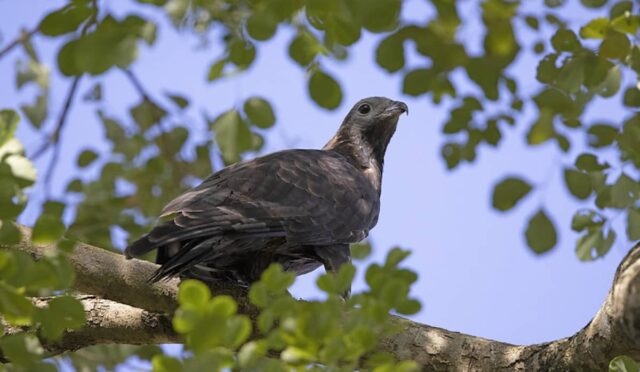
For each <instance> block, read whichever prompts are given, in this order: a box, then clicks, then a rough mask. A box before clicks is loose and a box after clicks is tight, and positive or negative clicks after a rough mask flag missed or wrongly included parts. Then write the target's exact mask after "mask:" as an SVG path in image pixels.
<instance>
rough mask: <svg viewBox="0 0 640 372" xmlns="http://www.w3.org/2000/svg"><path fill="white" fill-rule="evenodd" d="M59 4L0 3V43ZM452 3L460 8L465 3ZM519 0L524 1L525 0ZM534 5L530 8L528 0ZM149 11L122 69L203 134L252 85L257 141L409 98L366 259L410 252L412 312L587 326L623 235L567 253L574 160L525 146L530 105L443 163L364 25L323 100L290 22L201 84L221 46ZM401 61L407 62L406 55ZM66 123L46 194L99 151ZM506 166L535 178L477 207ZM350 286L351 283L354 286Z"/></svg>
mask: <svg viewBox="0 0 640 372" xmlns="http://www.w3.org/2000/svg"><path fill="white" fill-rule="evenodd" d="M62 3H63V2H62V1H51V0H31V1H20V2H17V1H11V0H4V1H0V32H1V36H2V38H1V39H0V46H1V45H3V44H4V43H6V42H7V41H8V40H12V39H13V38H14V37H15V36H16V35H17V34H18V31H19V29H20V28H21V27H23V26H26V27H27V28H31V27H33V26H34V25H35V24H36V23H37V21H38V20H39V19H40V18H41V17H42V15H43V14H44V12H45V11H46V10H48V9H53V8H55V7H57V6H59V5H60V4H62ZM462 3H463V4H465V5H464V6H467V5H469V6H471V5H473V4H475V2H469V1H467V2H462ZM532 3H534V2H530V3H528V6H531V7H534V6H533V5H532ZM535 3H536V4H538V6H540V4H539V3H541V1H536V2H535ZM114 4H115V3H113V2H111V3H109V4H107V6H108V7H112V8H114V9H112V10H113V11H114V12H115V13H116V14H124V13H125V12H124V10H123V9H121V8H124V6H122V3H118V4H117V6H116V5H114ZM464 6H463V7H464ZM477 11H479V9H477V8H473V7H469V9H466V10H465V11H464V12H462V13H463V14H465V17H470V18H474V17H475V18H474V19H476V21H474V22H475V24H474V23H473V22H472V23H470V26H468V27H467V28H465V29H463V30H462V31H461V35H460V37H461V38H464V40H467V41H468V42H469V43H471V44H473V43H479V41H480V38H481V35H480V34H479V33H478V32H476V31H477V15H476V12H477ZM430 12H431V10H430V8H429V7H428V6H427V5H426V4H425V2H423V1H420V0H410V1H408V2H407V7H406V8H405V11H404V13H403V15H404V17H405V18H410V19H414V20H420V19H424V17H426V16H427V15H429V14H430ZM148 13H149V14H153V15H154V18H155V19H157V20H158V21H159V22H160V24H161V27H160V30H159V34H158V36H159V39H158V42H157V43H156V45H155V46H154V47H152V48H147V47H143V48H142V51H141V55H140V58H139V60H138V61H137V62H136V63H135V64H134V65H133V66H132V69H133V71H134V72H135V73H136V74H137V75H138V77H139V78H140V80H141V81H142V82H143V84H144V85H145V87H146V88H147V90H148V91H149V92H150V93H151V94H152V95H153V96H154V98H157V99H158V100H162V99H163V97H162V92H165V91H170V92H176V93H183V94H187V95H189V96H190V97H192V98H193V100H194V102H195V107H193V108H192V109H191V110H190V111H188V112H187V113H186V114H185V115H184V116H183V117H182V118H181V124H183V125H185V126H188V127H193V129H194V130H195V131H198V133H201V134H200V135H201V136H205V135H207V132H206V129H205V128H204V125H203V124H202V122H201V120H200V116H199V115H200V110H201V109H206V110H207V111H208V112H209V113H210V114H217V113H220V112H222V111H225V110H227V109H229V108H230V107H232V106H233V105H239V104H241V103H242V102H243V100H244V99H246V98H247V97H249V96H252V95H262V96H265V97H268V98H269V99H270V101H271V102H272V104H273V105H274V109H275V112H276V116H277V119H278V123H277V126H276V128H275V129H273V130H271V131H270V132H268V135H267V143H266V147H265V151H266V152H271V151H275V150H280V149H285V148H290V147H299V148H318V147H321V146H322V145H323V144H324V143H325V142H326V141H327V140H328V139H329V138H330V137H331V135H332V134H333V133H334V131H335V130H336V128H337V127H338V125H339V124H340V122H341V120H342V117H343V116H344V114H345V113H346V112H347V110H348V109H349V108H350V106H351V105H352V104H353V103H355V102H356V101H357V100H359V99H360V98H363V97H367V96H373V95H383V96H388V97H391V98H394V99H399V100H402V101H404V102H406V103H407V104H408V105H409V108H410V115H409V116H408V117H407V116H403V117H402V118H401V122H400V125H399V128H398V131H397V134H396V135H395V137H394V138H393V140H392V142H391V144H390V146H389V150H388V153H387V157H386V161H385V174H384V178H383V192H382V213H381V215H380V220H379V223H378V226H377V227H376V228H375V229H374V230H373V232H372V233H371V236H370V238H371V241H372V242H373V243H374V246H375V252H374V256H373V259H374V260H381V259H382V258H383V257H384V255H385V253H386V251H387V250H388V249H389V248H390V247H392V246H395V245H399V246H401V247H404V248H409V249H412V250H413V254H412V255H411V256H410V258H409V259H408V261H407V264H408V265H409V266H410V267H411V268H413V269H414V270H416V271H417V272H418V273H419V281H418V283H417V284H416V285H415V286H414V288H413V294H414V295H415V296H416V297H418V298H419V299H420V300H421V302H422V304H423V310H422V311H421V312H420V313H419V314H418V315H416V316H414V317H413V319H415V320H417V321H420V322H424V323H427V324H429V325H433V326H438V327H443V328H447V329H450V330H453V331H459V332H464V333H469V334H473V335H477V336H482V337H485V338H492V339H496V340H500V341H505V342H511V343H519V344H527V343H536V342H543V341H549V340H553V339H557V338H560V337H565V336H569V335H571V334H573V333H574V332H576V331H578V330H579V329H580V328H582V327H583V326H584V325H586V324H587V322H588V321H589V320H590V319H591V318H592V317H593V315H595V313H596V312H597V310H598V309H599V308H600V306H601V304H602V302H603V300H604V298H605V296H606V294H607V291H608V289H609V286H610V284H611V280H612V278H613V274H614V272H615V268H616V267H617V264H618V262H619V261H620V260H621V259H622V257H623V256H624V254H625V252H626V251H627V250H628V248H629V247H630V244H629V243H625V242H619V243H617V244H616V245H614V247H613V249H612V251H611V252H610V253H609V254H608V255H607V256H606V257H605V258H604V259H600V260H597V261H595V262H592V263H582V262H579V261H578V260H577V258H576V257H575V254H574V249H573V247H574V242H575V239H576V234H575V233H573V232H572V231H571V230H570V229H569V225H570V219H571V216H572V214H573V212H574V211H575V210H576V209H577V208H579V207H580V206H584V204H582V203H579V202H577V201H575V200H574V199H571V197H570V196H569V195H568V193H567V192H566V190H565V188H564V185H563V182H562V176H561V170H562V165H563V164H570V163H571V162H572V160H573V158H572V157H566V158H565V157H563V155H561V154H560V153H559V152H558V151H557V149H556V147H555V145H545V146H540V147H537V148H535V149H531V148H528V147H525V146H524V144H525V140H524V133H526V128H527V127H528V125H529V123H530V120H531V115H530V112H528V114H527V115H525V117H524V119H522V120H521V121H519V122H518V125H517V126H516V128H514V129H507V130H505V131H504V132H503V134H504V139H503V141H502V143H501V145H500V147H499V148H498V149H497V150H496V149H490V148H486V147H482V148H481V150H480V151H479V156H478V159H477V161H476V162H475V163H474V164H473V165H471V166H467V165H463V166H461V167H459V169H456V170H455V171H453V172H450V171H447V170H446V168H445V165H444V162H443V160H442V159H441V157H440V146H441V145H442V143H443V141H444V137H443V136H442V135H441V127H442V125H443V123H444V121H445V120H446V117H447V110H446V107H444V106H435V105H434V104H433V103H432V102H431V101H430V99H429V98H427V97H420V98H417V99H416V98H410V97H406V96H402V94H401V78H400V77H399V76H391V75H388V74H387V73H386V72H384V71H383V70H381V69H379V68H378V67H376V66H375V63H374V51H375V49H374V47H375V45H376V42H375V40H376V39H377V38H378V37H376V36H371V35H369V34H366V35H365V37H363V39H362V40H361V41H360V42H358V44H357V45H356V46H355V47H354V48H353V49H352V52H351V54H350V58H349V59H348V60H347V61H346V62H326V63H325V64H324V66H325V67H326V69H327V70H328V71H330V72H331V73H332V74H333V75H334V76H336V77H337V78H338V79H339V80H340V82H341V83H342V87H343V90H344V100H343V104H342V105H341V106H340V108H339V109H338V110H336V111H333V112H329V111H326V110H323V109H320V108H318V107H317V106H316V105H315V104H314V103H313V102H311V100H310V99H309V97H308V95H307V93H306V82H305V79H304V75H305V72H304V70H302V69H300V68H299V67H298V66H297V65H295V64H294V63H293V62H291V61H290V60H289V59H288V56H287V45H288V41H289V40H290V39H291V37H292V32H291V30H288V29H285V28H282V27H281V28H280V30H279V32H278V34H277V36H276V38H275V39H273V40H271V41H269V42H267V43H266V44H264V45H261V48H260V50H259V53H258V57H257V61H256V63H255V64H254V66H253V67H252V68H251V70H249V71H248V72H247V73H245V74H242V75H240V76H238V77H233V78H228V79H224V80H222V81H220V82H216V83H215V84H206V83H205V81H204V80H205V79H204V78H205V74H206V71H207V67H208V66H209V64H210V63H211V61H213V60H214V59H215V58H216V57H217V56H219V55H220V54H221V53H222V52H223V51H222V49H221V47H220V46H219V45H216V44H215V43H214V44H213V45H212V46H211V48H209V49H206V50H197V49H198V42H197V40H195V39H194V38H193V37H190V36H188V35H185V34H179V33H176V32H175V31H174V30H172V29H171V28H170V27H168V25H167V22H166V21H165V20H164V19H163V18H162V17H161V16H159V14H158V13H154V12H148ZM564 14H571V16H570V21H571V22H572V24H573V25H580V24H581V23H584V22H585V20H587V19H588V18H587V17H588V16H589V14H586V13H584V12H581V11H580V7H579V6H576V7H575V9H569V11H567V12H564ZM518 27H521V25H519V26H518ZM525 35H527V34H525ZM526 37H532V36H531V35H530V34H529V35H528V36H526ZM35 40H36V44H37V45H38V47H39V50H40V52H41V58H42V59H43V60H44V61H45V62H47V63H48V64H49V65H50V66H53V63H54V61H55V55H56V51H57V49H58V48H59V44H58V43H55V42H51V41H50V40H49V39H45V38H43V37H40V36H39V37H36V39H35ZM472 50H473V48H472ZM476 50H477V49H476ZM19 56H20V52H16V51H14V52H12V53H11V54H10V55H8V56H5V57H4V58H3V59H1V60H0V86H3V87H4V89H2V90H0V108H17V107H18V106H19V105H20V104H22V103H24V102H26V101H30V100H31V99H32V97H33V91H32V90H31V89H24V90H23V91H21V92H19V93H16V92H15V89H14V65H15V62H16V60H17V59H18V58H19ZM527 56H528V57H527ZM409 60H410V61H411V62H412V63H414V62H416V60H415V58H411V57H410V58H409ZM534 66H535V64H534V63H533V60H532V59H531V55H530V54H527V55H525V58H521V59H520V60H519V61H518V63H516V65H515V66H514V69H513V70H512V73H513V75H514V76H518V78H519V79H521V85H520V86H521V89H523V90H524V91H526V92H528V93H532V92H533V91H534V90H535V89H537V87H538V84H537V83H536V82H535V80H534V75H535V72H534ZM52 69H54V67H52ZM106 77H107V78H108V79H107V83H106V84H105V86H104V90H105V99H104V102H103V103H102V105H103V107H104V108H105V109H107V110H108V111H109V112H110V113H113V114H115V115H116V116H118V117H121V118H125V117H126V112H127V110H128V106H126V105H127V104H130V103H132V102H135V101H137V100H138V97H137V93H136V92H135V91H134V90H133V88H132V87H131V85H130V84H129V83H128V81H126V79H125V77H124V75H123V74H122V73H120V72H118V71H115V70H112V71H110V72H109V73H108V74H107V75H106ZM461 81H462V82H463V87H462V89H463V90H467V91H473V90H474V89H476V88H475V87H473V86H472V85H470V84H466V85H464V84H465V83H464V79H461ZM69 84H70V81H69V80H68V79H63V78H62V77H61V76H60V74H59V73H58V72H57V71H53V76H52V83H51V86H52V88H51V97H50V110H51V111H50V112H51V113H52V114H53V116H52V117H57V115H58V112H59V110H60V108H61V106H62V101H63V100H64V96H65V94H66V91H67V89H68V86H69ZM92 85H93V82H92V79H90V78H87V79H83V81H82V83H81V86H80V92H81V93H84V92H86V91H87V90H88V89H89V88H90V87H91V86H92ZM612 102H613V101H611V100H609V101H603V100H602V101H600V102H598V103H597V105H596V106H595V107H594V108H593V109H591V110H590V112H589V113H588V115H589V117H592V118H603V119H604V118H611V117H617V118H619V117H621V116H622V115H623V112H622V111H621V110H622V109H621V108H620V106H619V104H618V103H615V104H614V103H612ZM68 121H69V123H68V126H67V128H66V130H65V132H64V134H63V141H64V151H63V152H62V154H61V156H60V159H59V161H60V163H59V165H58V167H57V170H58V175H57V177H56V178H55V179H54V180H53V181H54V182H53V184H52V193H53V195H59V194H60V192H61V191H62V190H63V187H64V185H66V182H67V181H68V179H69V178H68V177H69V176H68V175H70V174H74V172H75V170H74V168H73V164H75V158H76V156H77V154H78V153H79V152H80V151H81V150H82V149H85V148H93V149H97V150H101V151H106V150H108V148H107V147H106V146H107V145H106V143H105V142H104V141H103V139H102V138H103V133H102V131H101V128H100V126H99V123H98V122H97V120H96V117H95V115H94V113H93V108H91V107H88V106H86V105H85V104H84V103H83V102H82V101H81V100H76V102H75V104H74V106H73V110H72V112H71V114H70V116H69V118H68ZM51 125H52V123H49V126H50V127H51ZM18 136H19V138H20V139H21V140H22V141H23V143H24V144H25V146H26V147H27V150H28V151H33V150H34V148H36V147H37V146H38V145H39V143H40V142H41V140H42V139H41V138H39V137H38V136H37V135H36V134H35V132H33V130H31V129H30V128H29V125H28V124H26V122H23V124H22V125H21V126H20V129H19V131H18ZM201 138H203V137H201ZM577 139H578V140H579V141H580V140H582V139H580V138H577ZM582 141H583V140H582ZM574 155H575V153H574ZM47 161H48V158H43V159H42V160H40V161H39V162H38V163H37V166H38V167H39V168H40V169H42V168H43V166H46V164H47ZM94 173H95V172H94ZM512 174H514V175H523V176H524V177H525V178H527V179H528V180H529V181H530V182H532V183H533V184H534V185H545V186H544V187H543V188H542V190H541V191H536V192H535V193H534V194H533V195H531V196H530V197H529V198H527V199H526V200H525V201H524V202H523V203H521V204H520V205H519V206H518V207H517V208H516V209H515V210H514V211H512V212H509V213H506V214H504V213H497V212H495V211H494V210H493V209H492V208H491V206H490V196H491V190H492V185H493V184H494V183H495V182H496V181H497V180H498V179H500V178H502V177H504V176H505V175H512ZM91 176H93V175H92V173H91V172H88V173H86V174H83V177H91ZM43 195H44V190H43V188H42V185H38V186H37V187H36V188H35V189H34V190H33V197H34V199H36V200H37V199H42V197H43ZM541 205H543V206H545V208H547V210H548V211H549V212H550V214H551V216H552V218H553V220H554V221H555V222H556V225H557V226H558V228H559V244H558V246H557V247H556V248H555V249H554V250H553V251H552V252H550V253H548V254H546V255H544V256H542V257H538V256H535V255H534V254H532V253H531V252H530V251H529V250H528V249H527V248H526V244H525V242H524V228H525V221H526V220H527V219H528V217H529V216H530V215H532V214H533V213H535V211H536V210H537V209H538V208H539V207H540V206H541ZM36 210H37V209H36V208H35V204H34V205H33V206H31V207H30V208H29V210H28V211H27V214H26V216H25V218H24V221H25V222H27V223H28V222H31V221H32V220H33V215H34V214H35V211H36ZM313 280H314V274H311V275H308V276H306V277H302V278H300V279H299V280H298V282H297V283H296V285H295V287H294V294H295V295H297V296H300V297H304V298H310V297H313V296H316V295H317V292H316V291H315V290H314V289H313ZM361 285H362V283H361V281H358V282H357V283H356V285H355V290H356V291H357V289H358V288H359V287H361Z"/></svg>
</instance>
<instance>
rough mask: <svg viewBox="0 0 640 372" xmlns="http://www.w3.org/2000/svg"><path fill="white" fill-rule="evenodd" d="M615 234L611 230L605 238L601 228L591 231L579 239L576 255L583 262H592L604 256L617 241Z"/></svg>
mask: <svg viewBox="0 0 640 372" xmlns="http://www.w3.org/2000/svg"><path fill="white" fill-rule="evenodd" d="M615 237H616V235H615V232H614V231H613V230H609V232H608V234H607V237H606V238H605V236H604V233H603V231H602V228H601V227H598V228H594V229H589V230H588V231H587V233H586V234H585V235H583V236H581V237H580V238H579V239H578V242H577V244H576V255H577V256H578V259H580V260H581V261H592V260H594V259H596V258H598V257H602V256H604V255H605V254H606V253H607V252H608V251H609V250H610V249H611V246H612V245H613V242H614V241H615Z"/></svg>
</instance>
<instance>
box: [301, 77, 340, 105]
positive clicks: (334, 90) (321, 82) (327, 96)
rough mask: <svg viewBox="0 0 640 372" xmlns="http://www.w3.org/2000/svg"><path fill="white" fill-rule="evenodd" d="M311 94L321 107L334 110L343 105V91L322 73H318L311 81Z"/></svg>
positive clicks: (335, 82) (334, 81)
mask: <svg viewBox="0 0 640 372" xmlns="http://www.w3.org/2000/svg"><path fill="white" fill-rule="evenodd" d="M309 94H310V95H311V98H312V99H313V101H314V102H316V103H317V104H318V105H319V106H320V107H323V108H326V109H329V110H333V109H335V108H337V107H338V106H340V103H342V89H341V88H340V85H339V84H338V82H337V81H336V80H335V79H334V78H333V77H331V76H330V75H328V74H326V73H325V72H322V71H319V70H318V71H316V72H314V73H313V74H312V75H311V78H310V79H309Z"/></svg>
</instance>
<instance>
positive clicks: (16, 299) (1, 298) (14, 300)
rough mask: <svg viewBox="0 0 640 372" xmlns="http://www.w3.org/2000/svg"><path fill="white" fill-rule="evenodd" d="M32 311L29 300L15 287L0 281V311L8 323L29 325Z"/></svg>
mask: <svg viewBox="0 0 640 372" xmlns="http://www.w3.org/2000/svg"><path fill="white" fill-rule="evenodd" d="M33 312H34V307H33V304H32V303H31V301H29V300H28V299H27V298H26V297H25V296H23V295H22V294H20V293H18V291H17V290H16V289H15V288H13V287H11V286H9V285H7V284H6V283H4V282H0V313H2V316H3V317H4V319H5V320H6V321H7V322H9V324H13V325H20V326H24V325H29V324H31V316H32V314H33ZM0 340H1V339H0Z"/></svg>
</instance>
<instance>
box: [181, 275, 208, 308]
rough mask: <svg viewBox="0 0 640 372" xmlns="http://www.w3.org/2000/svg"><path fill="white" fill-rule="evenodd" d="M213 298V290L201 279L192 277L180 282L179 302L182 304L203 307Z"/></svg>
mask: <svg viewBox="0 0 640 372" xmlns="http://www.w3.org/2000/svg"><path fill="white" fill-rule="evenodd" d="M210 299H211V291H210V290H209V288H208V287H207V286H206V285H205V284H204V283H202V282H201V281H199V280H195V279H190V280H184V281H183V282H181V283H180V289H179V291H178V303H179V304H180V306H188V307H194V308H203V307H204V306H205V305H206V304H207V302H209V300H210Z"/></svg>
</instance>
